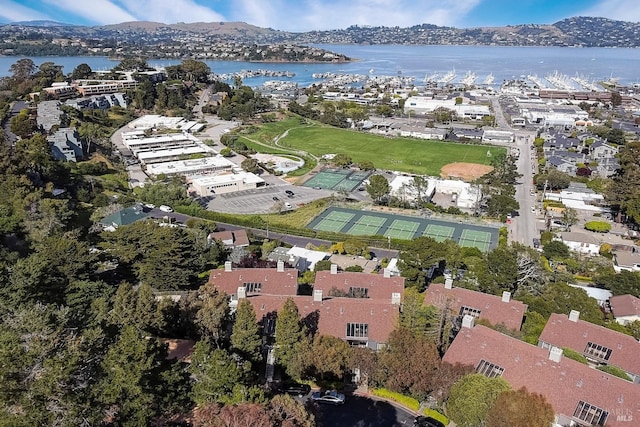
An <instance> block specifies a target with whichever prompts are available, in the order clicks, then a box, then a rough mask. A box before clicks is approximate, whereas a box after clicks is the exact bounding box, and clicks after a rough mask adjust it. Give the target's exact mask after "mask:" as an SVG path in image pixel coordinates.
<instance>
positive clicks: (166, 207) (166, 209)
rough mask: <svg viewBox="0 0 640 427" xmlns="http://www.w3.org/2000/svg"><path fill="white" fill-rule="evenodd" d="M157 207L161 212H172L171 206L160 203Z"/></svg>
mask: <svg viewBox="0 0 640 427" xmlns="http://www.w3.org/2000/svg"><path fill="white" fill-rule="evenodd" d="M158 209H160V210H161V211H162V212H168V213H171V212H173V208H172V207H171V206H167V205H160V207H159V208H158Z"/></svg>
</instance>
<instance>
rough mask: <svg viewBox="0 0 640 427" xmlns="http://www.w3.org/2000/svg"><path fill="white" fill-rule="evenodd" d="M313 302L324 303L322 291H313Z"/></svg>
mask: <svg viewBox="0 0 640 427" xmlns="http://www.w3.org/2000/svg"><path fill="white" fill-rule="evenodd" d="M313 302H322V289H314V290H313Z"/></svg>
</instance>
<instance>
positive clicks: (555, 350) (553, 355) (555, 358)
mask: <svg viewBox="0 0 640 427" xmlns="http://www.w3.org/2000/svg"><path fill="white" fill-rule="evenodd" d="M549 360H551V361H552V362H556V363H560V361H561V360H562V349H561V348H560V347H551V348H550V349H549Z"/></svg>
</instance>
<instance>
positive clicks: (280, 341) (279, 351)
mask: <svg viewBox="0 0 640 427" xmlns="http://www.w3.org/2000/svg"><path fill="white" fill-rule="evenodd" d="M304 335H305V333H304V330H303V328H302V323H301V322H300V314H299V313H298V306H297V305H296V303H295V302H294V301H293V298H287V300H286V301H285V303H284V306H283V307H282V309H281V310H280V311H279V312H278V318H277V319H276V342H275V346H276V348H275V357H276V362H277V363H278V364H279V365H281V366H284V367H285V368H286V369H288V368H289V365H290V364H292V362H293V361H294V359H295V356H296V354H297V351H298V345H299V343H300V342H301V341H302V339H303V337H304Z"/></svg>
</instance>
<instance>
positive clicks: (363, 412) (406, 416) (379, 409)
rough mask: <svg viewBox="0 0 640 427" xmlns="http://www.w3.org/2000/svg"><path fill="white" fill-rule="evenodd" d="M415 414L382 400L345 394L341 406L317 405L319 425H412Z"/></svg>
mask: <svg viewBox="0 0 640 427" xmlns="http://www.w3.org/2000/svg"><path fill="white" fill-rule="evenodd" d="M414 418H415V415H414V414H413V413H412V412H410V411H408V410H406V409H404V408H402V407H399V406H395V405H392V404H390V403H388V402H385V401H383V400H377V399H371V398H368V397H365V396H360V395H355V394H354V395H347V399H346V402H345V404H344V405H342V406H332V405H324V404H321V405H318V406H317V421H318V426H320V427H403V426H412V425H413V420H414Z"/></svg>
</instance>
